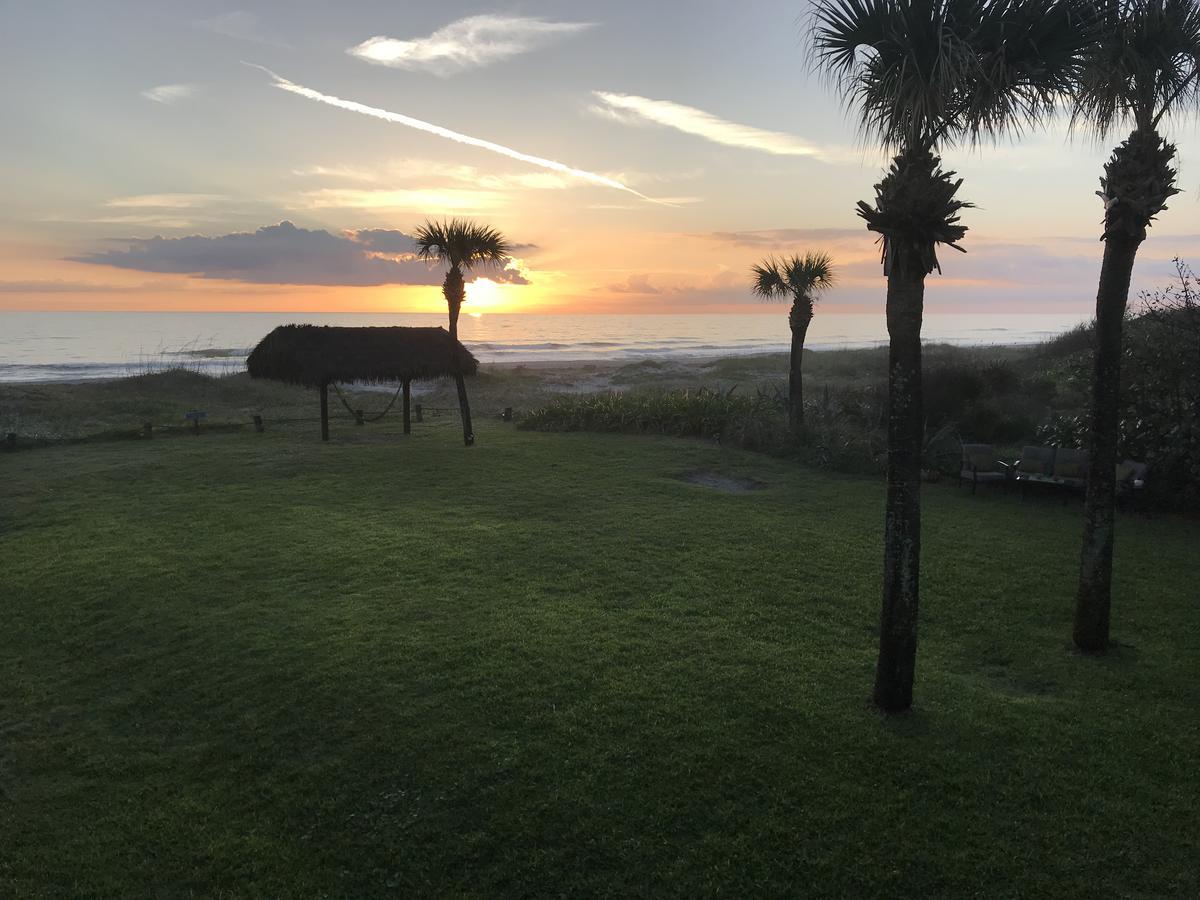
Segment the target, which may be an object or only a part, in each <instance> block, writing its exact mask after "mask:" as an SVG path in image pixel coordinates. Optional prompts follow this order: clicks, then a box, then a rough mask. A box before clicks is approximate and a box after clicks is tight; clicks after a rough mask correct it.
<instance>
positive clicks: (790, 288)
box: [750, 253, 833, 434]
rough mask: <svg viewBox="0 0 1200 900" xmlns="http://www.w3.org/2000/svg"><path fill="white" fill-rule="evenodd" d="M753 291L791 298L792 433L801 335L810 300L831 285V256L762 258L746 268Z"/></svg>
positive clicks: (800, 400)
mask: <svg viewBox="0 0 1200 900" xmlns="http://www.w3.org/2000/svg"><path fill="white" fill-rule="evenodd" d="M750 271H751V272H752V273H753V274H754V287H753V290H754V293H755V294H757V295H758V296H760V297H763V298H765V299H768V300H775V299H781V298H784V297H791V298H792V308H791V311H790V312H789V313H788V324H789V325H790V326H791V329H792V355H791V360H790V366H789V368H788V428H789V429H790V430H791V432H792V434H796V433H797V432H799V430H800V429H801V428H802V427H803V425H804V381H803V375H802V374H801V371H800V369H801V366H803V364H804V338H805V336H806V335H807V334H808V326H809V324H810V323H811V322H812V319H813V303H814V302H815V301H816V299H817V297H818V296H820V294H821V293H822V292H823V291H826V290H828V289H829V288H831V287H833V259H832V258H831V257H830V256H829V254H827V253H806V254H804V255H803V256H791V257H788V258H786V259H775V258H774V257H771V258H770V259H765V260H763V261H762V262H760V263H757V264H756V265H754V266H753V267H751V270H750Z"/></svg>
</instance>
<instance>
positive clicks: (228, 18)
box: [196, 9, 288, 48]
mask: <svg viewBox="0 0 1200 900" xmlns="http://www.w3.org/2000/svg"><path fill="white" fill-rule="evenodd" d="M259 22H260V19H259V17H258V15H257V14H256V13H252V12H247V11H246V10H244V9H236V10H233V11H232V12H227V13H221V14H220V15H218V16H213V17H212V18H211V19H203V20H201V21H199V22H197V23H196V25H197V26H198V27H200V28H203V29H204V30H206V31H211V32H213V33H214V34H219V35H222V36H224V37H231V38H233V39H234V40H238V41H247V42H249V43H251V44H263V45H265V46H267V47H283V48H287V47H288V45H287V44H286V43H284V42H283V41H280V40H276V39H275V38H272V37H268V36H266V35H265V34H263V32H262V29H261V28H260V27H259Z"/></svg>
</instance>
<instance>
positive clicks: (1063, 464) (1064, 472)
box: [1054, 447, 1089, 480]
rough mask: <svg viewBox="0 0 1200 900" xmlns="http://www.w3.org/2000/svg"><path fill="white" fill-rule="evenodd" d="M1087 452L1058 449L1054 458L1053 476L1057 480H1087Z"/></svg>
mask: <svg viewBox="0 0 1200 900" xmlns="http://www.w3.org/2000/svg"><path fill="white" fill-rule="evenodd" d="M1088 459H1089V457H1088V452H1087V451H1086V450H1068V449H1066V448H1065V447H1064V448H1059V451H1058V453H1057V455H1055V457H1054V474H1055V475H1056V476H1058V477H1059V478H1069V479H1071V480H1082V479H1084V478H1087V470H1088Z"/></svg>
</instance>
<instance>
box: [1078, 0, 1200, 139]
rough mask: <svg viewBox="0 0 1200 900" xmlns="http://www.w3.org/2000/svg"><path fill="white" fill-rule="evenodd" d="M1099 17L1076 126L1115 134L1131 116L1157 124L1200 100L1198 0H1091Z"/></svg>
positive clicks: (1138, 122)
mask: <svg viewBox="0 0 1200 900" xmlns="http://www.w3.org/2000/svg"><path fill="white" fill-rule="evenodd" d="M1088 2H1089V8H1090V10H1091V13H1092V15H1093V17H1094V20H1095V22H1096V27H1095V40H1094V41H1092V42H1091V44H1090V45H1089V46H1088V47H1087V50H1086V52H1085V53H1084V56H1083V62H1082V66H1081V71H1080V75H1079V79H1078V88H1077V91H1076V94H1075V104H1074V111H1073V115H1072V121H1071V124H1072V127H1075V128H1080V129H1084V130H1087V131H1091V132H1093V133H1095V135H1096V136H1097V137H1104V136H1106V135H1108V134H1109V133H1110V132H1111V131H1112V130H1113V129H1114V128H1115V127H1118V126H1120V125H1122V123H1124V122H1126V121H1132V123H1133V125H1134V126H1135V127H1136V128H1139V129H1143V130H1151V129H1154V128H1157V126H1158V124H1159V122H1160V121H1161V120H1162V119H1164V118H1170V117H1172V116H1174V115H1179V114H1183V113H1186V112H1189V111H1194V110H1196V109H1198V108H1200V5H1197V3H1196V0H1088Z"/></svg>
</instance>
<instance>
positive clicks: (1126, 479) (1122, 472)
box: [1117, 459, 1147, 508]
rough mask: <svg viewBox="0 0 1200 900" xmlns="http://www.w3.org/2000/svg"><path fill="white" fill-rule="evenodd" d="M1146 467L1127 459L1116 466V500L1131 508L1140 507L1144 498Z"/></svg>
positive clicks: (1143, 464)
mask: <svg viewBox="0 0 1200 900" xmlns="http://www.w3.org/2000/svg"><path fill="white" fill-rule="evenodd" d="M1146 475H1147V466H1146V464H1145V463H1140V462H1135V461H1134V460H1132V459H1127V460H1125V461H1124V462H1121V463H1118V464H1117V499H1118V500H1124V501H1126V502H1128V503H1129V504H1130V505H1131V506H1133V507H1135V508H1136V507H1139V506H1141V502H1142V500H1143V498H1144V497H1145V496H1146Z"/></svg>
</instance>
